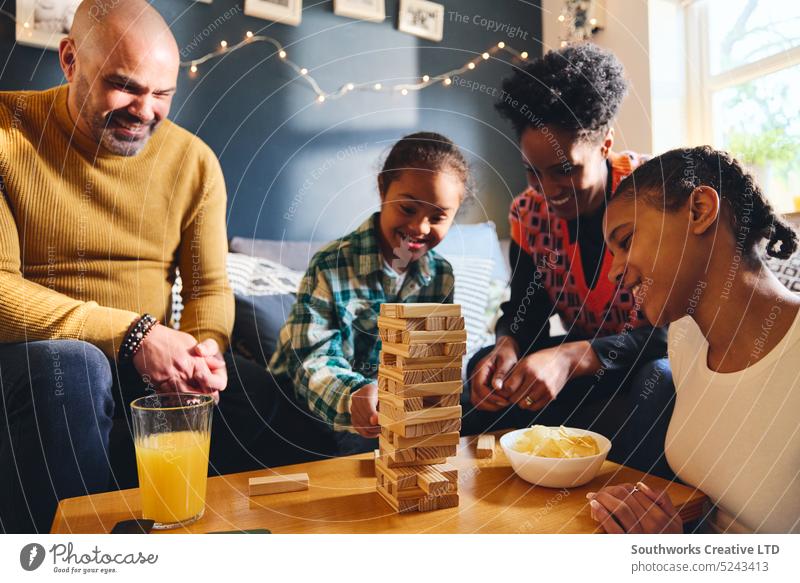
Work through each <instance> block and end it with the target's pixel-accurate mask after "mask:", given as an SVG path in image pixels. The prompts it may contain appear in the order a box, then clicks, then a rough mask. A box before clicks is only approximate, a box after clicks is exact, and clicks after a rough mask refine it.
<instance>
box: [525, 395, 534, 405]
mask: <svg viewBox="0 0 800 583" xmlns="http://www.w3.org/2000/svg"><path fill="white" fill-rule="evenodd" d="M525 404H526V405H527V406H528V407H530V406H531V405H533V399H531V398H530V397H525Z"/></svg>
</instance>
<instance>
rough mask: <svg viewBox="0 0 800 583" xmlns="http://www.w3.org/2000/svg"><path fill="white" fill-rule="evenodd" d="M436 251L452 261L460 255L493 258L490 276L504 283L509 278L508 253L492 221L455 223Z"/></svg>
mask: <svg viewBox="0 0 800 583" xmlns="http://www.w3.org/2000/svg"><path fill="white" fill-rule="evenodd" d="M436 252H437V253H439V255H441V256H442V257H444V258H445V259H447V260H448V261H450V263H453V261H457V260H458V258H460V257H463V258H472V257H479V258H483V259H491V261H492V270H491V271H490V278H491V279H493V280H500V281H502V282H504V283H507V282H508V280H509V276H510V270H509V269H508V261H507V259H506V257H507V254H506V255H503V250H502V249H501V247H500V241H499V240H498V239H497V229H496V228H495V224H494V223H493V222H492V221H486V222H485V223H476V224H474V225H458V224H456V225H453V226H452V227H450V231H449V232H448V233H447V237H445V238H444V240H443V241H442V242H441V243H439V245H437V246H436ZM456 285H458V284H457V283H456Z"/></svg>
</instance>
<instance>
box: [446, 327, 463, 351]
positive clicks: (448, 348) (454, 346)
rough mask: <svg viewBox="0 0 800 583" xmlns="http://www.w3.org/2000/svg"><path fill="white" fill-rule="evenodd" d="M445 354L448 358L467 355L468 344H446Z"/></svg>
mask: <svg viewBox="0 0 800 583" xmlns="http://www.w3.org/2000/svg"><path fill="white" fill-rule="evenodd" d="M465 334H466V332H465ZM444 353H445V354H446V355H447V356H463V355H465V354H466V353H467V343H466V342H456V343H452V344H445V345H444Z"/></svg>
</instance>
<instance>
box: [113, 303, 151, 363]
mask: <svg viewBox="0 0 800 583" xmlns="http://www.w3.org/2000/svg"><path fill="white" fill-rule="evenodd" d="M156 324H158V320H156V319H155V318H154V317H153V316H151V315H150V314H145V315H143V316H142V317H141V318H139V319H138V320H137V321H136V323H135V324H134V325H133V326H131V329H130V330H128V333H127V334H126V335H125V338H123V339H122V346H120V347H119V359H120V360H129V359H131V358H133V355H134V354H136V353H137V352H139V349H140V348H141V347H142V342H143V341H144V338H145V336H147V334H148V333H149V332H150V331H151V330H152V329H153V328H154V327H155V325H156Z"/></svg>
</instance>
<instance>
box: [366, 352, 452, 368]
mask: <svg viewBox="0 0 800 583" xmlns="http://www.w3.org/2000/svg"><path fill="white" fill-rule="evenodd" d="M383 354H384V352H383V351H381V355H383ZM387 356H391V357H393V358H392V359H391V360H393V362H392V363H389V362H387V363H386V364H387V365H388V366H394V367H397V368H399V369H401V370H425V369H431V368H457V369H461V360H462V359H461V358H459V357H457V356H428V357H427V358H406V357H405V356H399V355H397V354H392V355H387Z"/></svg>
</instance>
